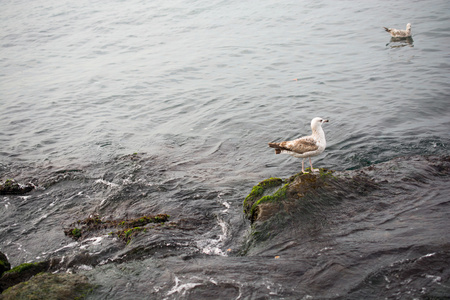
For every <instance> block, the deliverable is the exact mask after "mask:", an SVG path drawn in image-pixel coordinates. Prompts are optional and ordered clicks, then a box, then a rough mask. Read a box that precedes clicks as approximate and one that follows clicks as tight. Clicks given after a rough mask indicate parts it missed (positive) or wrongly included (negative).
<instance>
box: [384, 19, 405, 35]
mask: <svg viewBox="0 0 450 300" xmlns="http://www.w3.org/2000/svg"><path fill="white" fill-rule="evenodd" d="M383 28H384V29H385V30H386V31H387V32H389V33H390V34H391V36H392V37H394V38H407V37H410V36H411V23H408V24H406V30H401V29H394V28H386V27H383Z"/></svg>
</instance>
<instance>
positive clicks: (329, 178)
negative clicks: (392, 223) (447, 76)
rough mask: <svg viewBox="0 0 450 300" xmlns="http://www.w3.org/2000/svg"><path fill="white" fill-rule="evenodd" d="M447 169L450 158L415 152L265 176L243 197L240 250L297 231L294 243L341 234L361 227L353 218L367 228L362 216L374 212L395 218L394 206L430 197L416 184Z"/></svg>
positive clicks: (251, 250)
mask: <svg viewBox="0 0 450 300" xmlns="http://www.w3.org/2000/svg"><path fill="white" fill-rule="evenodd" d="M449 169H450V158H449V157H433V156H430V157H422V156H417V157H409V158H398V159H395V160H392V161H389V162H385V163H382V164H378V165H374V166H369V167H366V168H363V169H360V170H347V171H330V170H325V169H320V172H319V173H305V174H303V173H299V174H296V175H293V176H291V177H290V178H287V179H280V178H269V179H266V180H264V181H262V182H260V183H259V184H257V185H256V186H255V187H253V189H252V191H251V192H250V194H249V195H248V196H247V197H246V198H245V200H244V203H243V209H244V214H245V216H246V217H247V218H248V219H249V220H250V221H251V223H252V226H251V231H250V235H249V236H248V238H247V240H246V243H245V245H244V247H243V248H242V251H241V254H244V255H252V254H255V253H261V252H264V251H266V250H267V249H266V248H267V247H269V245H270V244H273V243H283V242H284V241H285V240H286V239H290V238H292V237H293V236H295V240H294V242H293V243H300V242H302V241H303V242H304V241H317V240H318V239H320V240H328V238H329V236H330V235H331V238H334V236H333V234H332V232H334V231H339V230H340V232H335V234H338V235H341V234H344V232H347V231H349V232H352V230H357V229H352V226H348V224H349V220H354V222H355V223H353V224H355V225H356V224H358V226H355V227H363V228H365V227H364V226H367V225H363V224H364V223H363V222H361V221H360V220H366V219H367V220H371V217H372V216H374V215H377V216H378V215H386V216H385V217H383V218H387V219H389V218H392V216H391V214H392V210H393V209H394V207H395V209H397V206H399V208H398V209H399V210H400V211H401V209H402V207H403V206H405V205H406V206H411V205H416V204H415V203H416V201H421V199H423V198H425V197H426V195H421V194H420V193H421V189H418V188H417V187H418V186H422V185H426V186H428V185H429V183H431V182H433V181H435V180H436V179H437V178H444V177H446V176H448V175H449V173H450V171H449ZM438 182H439V181H436V183H437V184H438ZM415 193H417V195H416V194H415ZM408 201H410V204H405V203H407V202H408ZM369 223H370V222H369ZM347 227H348V228H347ZM358 230H359V229H358ZM266 241H267V243H266ZM269 241H270V243H269Z"/></svg>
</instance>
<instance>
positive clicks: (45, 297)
mask: <svg viewBox="0 0 450 300" xmlns="http://www.w3.org/2000/svg"><path fill="white" fill-rule="evenodd" d="M93 288H94V286H93V285H92V284H90V283H89V282H88V280H87V278H86V277H85V276H82V275H78V274H51V273H40V274H37V275H36V276H34V277H33V278H31V279H30V280H29V281H26V282H22V283H19V284H17V285H15V286H12V287H10V288H9V289H7V290H6V291H4V292H3V293H2V294H1V299H5V300H9V299H11V300H12V299H14V300H16V299H19V300H20V299H35V300H56V299H83V298H85V297H86V296H87V295H88V294H89V293H90V292H91V291H92V290H93Z"/></svg>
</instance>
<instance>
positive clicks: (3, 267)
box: [0, 252, 11, 277]
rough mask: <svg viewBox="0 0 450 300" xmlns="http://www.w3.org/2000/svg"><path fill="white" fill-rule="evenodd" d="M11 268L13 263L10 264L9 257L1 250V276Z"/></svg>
mask: <svg viewBox="0 0 450 300" xmlns="http://www.w3.org/2000/svg"><path fill="white" fill-rule="evenodd" d="M9 270H11V265H10V264H9V261H8V258H7V257H6V255H5V254H3V253H2V252H0V277H2V274H3V273H4V272H6V271H9Z"/></svg>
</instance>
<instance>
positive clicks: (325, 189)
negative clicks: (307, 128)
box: [244, 169, 377, 223]
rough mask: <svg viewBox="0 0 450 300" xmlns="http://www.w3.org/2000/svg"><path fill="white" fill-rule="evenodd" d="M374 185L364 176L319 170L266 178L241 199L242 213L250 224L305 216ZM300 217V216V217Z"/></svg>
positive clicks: (369, 188)
mask: <svg viewBox="0 0 450 300" xmlns="http://www.w3.org/2000/svg"><path fill="white" fill-rule="evenodd" d="M376 186H377V184H376V183H375V182H374V181H373V180H371V179H370V178H369V177H368V176H367V175H365V174H364V173H361V174H355V175H351V176H347V175H346V174H340V173H336V172H334V171H330V170H326V169H320V172H319V173H298V174H296V175H293V176H291V177H290V178H288V179H285V180H282V179H280V178H269V179H266V180H264V181H262V182H260V183H259V184H257V185H256V186H255V187H253V189H252V191H251V192H250V194H249V195H248V196H247V197H246V198H245V200H244V213H245V215H246V216H247V218H248V219H249V220H250V221H251V222H252V223H254V222H257V221H259V222H263V221H266V220H268V219H270V218H272V217H273V216H275V215H276V214H279V213H285V214H291V213H293V212H294V211H295V212H297V213H298V212H300V213H301V214H307V213H308V212H310V211H311V210H314V209H316V208H318V207H322V206H332V205H336V204H339V203H340V202H341V201H342V200H343V199H349V198H351V197H354V196H355V195H359V194H364V193H367V192H370V191H372V190H374V189H375V188H376ZM299 217H300V216H299Z"/></svg>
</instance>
